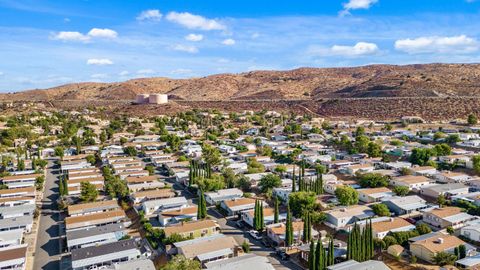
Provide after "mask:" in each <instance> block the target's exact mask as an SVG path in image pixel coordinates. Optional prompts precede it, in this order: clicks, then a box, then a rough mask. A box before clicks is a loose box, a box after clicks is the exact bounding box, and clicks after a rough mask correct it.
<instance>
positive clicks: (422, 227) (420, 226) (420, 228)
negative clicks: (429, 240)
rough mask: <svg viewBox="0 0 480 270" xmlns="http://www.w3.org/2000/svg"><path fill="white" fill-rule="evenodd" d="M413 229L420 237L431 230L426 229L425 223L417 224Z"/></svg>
mask: <svg viewBox="0 0 480 270" xmlns="http://www.w3.org/2000/svg"><path fill="white" fill-rule="evenodd" d="M415 229H416V230H417V232H418V233H419V234H420V235H423V234H427V233H431V232H432V229H430V227H428V225H427V224H425V223H420V224H417V225H416V228H415Z"/></svg>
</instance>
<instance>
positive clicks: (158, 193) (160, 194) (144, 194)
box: [130, 189, 175, 204]
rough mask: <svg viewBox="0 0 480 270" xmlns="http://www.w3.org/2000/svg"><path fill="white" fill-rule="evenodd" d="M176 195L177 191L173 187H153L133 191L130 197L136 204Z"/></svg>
mask: <svg viewBox="0 0 480 270" xmlns="http://www.w3.org/2000/svg"><path fill="white" fill-rule="evenodd" d="M173 197H175V192H174V191H173V190H171V189H151V190H143V191H137V192H132V193H131V194H130V198H131V199H132V201H133V202H134V203H135V204H138V203H142V202H144V201H150V200H158V199H167V198H173Z"/></svg>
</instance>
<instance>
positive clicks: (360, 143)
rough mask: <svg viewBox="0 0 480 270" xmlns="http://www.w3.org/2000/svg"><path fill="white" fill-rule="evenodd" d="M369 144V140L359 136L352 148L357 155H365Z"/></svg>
mask: <svg viewBox="0 0 480 270" xmlns="http://www.w3.org/2000/svg"><path fill="white" fill-rule="evenodd" d="M369 143H370V139H369V138H368V137H367V136H365V135H360V136H357V137H356V138H355V143H354V144H353V146H354V148H355V150H356V151H357V152H358V153H367V152H368V145H369Z"/></svg>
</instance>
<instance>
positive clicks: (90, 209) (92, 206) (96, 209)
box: [67, 200, 120, 216]
mask: <svg viewBox="0 0 480 270" xmlns="http://www.w3.org/2000/svg"><path fill="white" fill-rule="evenodd" d="M67 209H68V215H69V216H81V215H86V214H93V213H101V212H106V211H112V210H118V209H120V207H119V206H118V202H117V200H108V201H98V202H91V203H80V204H72V205H69V206H68V208H67Z"/></svg>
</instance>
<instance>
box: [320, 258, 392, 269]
mask: <svg viewBox="0 0 480 270" xmlns="http://www.w3.org/2000/svg"><path fill="white" fill-rule="evenodd" d="M350 269H355V270H390V268H389V267H388V266H387V265H386V264H385V263H383V262H380V261H374V260H368V261H364V262H357V261H355V260H349V261H345V262H341V263H337V264H334V265H331V266H328V267H327V270H350Z"/></svg>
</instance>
